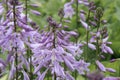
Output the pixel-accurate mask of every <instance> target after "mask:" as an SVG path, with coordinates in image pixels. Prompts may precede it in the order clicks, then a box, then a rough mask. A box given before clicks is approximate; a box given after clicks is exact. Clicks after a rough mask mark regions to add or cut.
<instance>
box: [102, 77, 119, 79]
mask: <svg viewBox="0 0 120 80" xmlns="http://www.w3.org/2000/svg"><path fill="white" fill-rule="evenodd" d="M103 80H120V77H106V78H104V79H103Z"/></svg>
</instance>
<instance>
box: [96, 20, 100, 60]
mask: <svg viewBox="0 0 120 80" xmlns="http://www.w3.org/2000/svg"><path fill="white" fill-rule="evenodd" d="M97 24H98V26H97V32H98V31H99V27H100V18H99V20H98V23H97ZM96 46H97V50H96V60H97V59H98V55H99V53H100V52H99V38H98V37H97V43H96Z"/></svg>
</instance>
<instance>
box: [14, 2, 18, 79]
mask: <svg viewBox="0 0 120 80" xmlns="http://www.w3.org/2000/svg"><path fill="white" fill-rule="evenodd" d="M13 3H14V4H13V14H14V28H15V29H14V31H15V32H17V25H16V11H15V6H16V0H14V1H13ZM16 37H17V36H16ZM16 45H17V43H16ZM15 52H16V53H15V64H16V80H18V67H17V66H18V55H17V47H15Z"/></svg>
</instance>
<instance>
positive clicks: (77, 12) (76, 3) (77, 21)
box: [76, 0, 79, 28]
mask: <svg viewBox="0 0 120 80" xmlns="http://www.w3.org/2000/svg"><path fill="white" fill-rule="evenodd" d="M78 19H79V18H78V0H76V28H78Z"/></svg>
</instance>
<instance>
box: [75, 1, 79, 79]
mask: <svg viewBox="0 0 120 80" xmlns="http://www.w3.org/2000/svg"><path fill="white" fill-rule="evenodd" d="M78 7H79V6H78V0H76V29H77V28H78V26H79V23H78V19H79V16H78ZM77 30H78V29H77ZM78 32H79V31H78ZM77 40H78V38H77V37H76V44H77ZM74 77H75V80H77V71H75V72H74Z"/></svg>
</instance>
